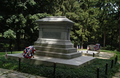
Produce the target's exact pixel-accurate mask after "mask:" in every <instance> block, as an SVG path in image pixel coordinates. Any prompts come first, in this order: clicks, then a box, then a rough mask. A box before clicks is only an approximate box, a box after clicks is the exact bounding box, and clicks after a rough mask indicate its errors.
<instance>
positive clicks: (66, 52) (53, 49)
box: [34, 38, 81, 59]
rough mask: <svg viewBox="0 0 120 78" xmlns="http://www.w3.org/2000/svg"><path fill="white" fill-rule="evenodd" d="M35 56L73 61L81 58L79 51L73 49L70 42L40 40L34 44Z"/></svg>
mask: <svg viewBox="0 0 120 78" xmlns="http://www.w3.org/2000/svg"><path fill="white" fill-rule="evenodd" d="M34 47H35V49H36V53H35V55H37V56H45V57H53V58H61V59H72V58H76V57H79V56H81V53H79V52H77V49H76V48H74V47H73V44H72V43H71V41H70V40H60V39H46V38H38V40H37V41H35V43H34Z"/></svg>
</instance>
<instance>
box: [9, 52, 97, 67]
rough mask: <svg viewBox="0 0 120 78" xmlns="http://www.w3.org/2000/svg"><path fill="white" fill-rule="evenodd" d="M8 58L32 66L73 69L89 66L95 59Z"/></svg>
mask: <svg viewBox="0 0 120 78" xmlns="http://www.w3.org/2000/svg"><path fill="white" fill-rule="evenodd" d="M8 58H11V59H15V60H18V59H19V58H21V61H22V62H25V63H29V64H32V65H45V66H53V64H54V63H56V64H57V65H58V66H67V67H68V66H69V67H71V68H76V67H80V66H82V65H86V64H89V63H90V62H92V61H93V60H94V59H95V58H94V57H90V56H80V57H77V58H73V59H60V58H53V57H45V56H36V55H35V56H34V58H31V59H26V58H24V57H23V55H22V53H19V54H8Z"/></svg>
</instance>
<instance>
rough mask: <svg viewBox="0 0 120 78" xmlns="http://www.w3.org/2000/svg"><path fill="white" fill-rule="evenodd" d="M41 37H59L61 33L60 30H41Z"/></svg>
mask: <svg viewBox="0 0 120 78" xmlns="http://www.w3.org/2000/svg"><path fill="white" fill-rule="evenodd" d="M42 38H51V39H61V33H60V32H44V31H43V33H42Z"/></svg>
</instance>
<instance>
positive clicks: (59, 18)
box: [36, 16, 74, 24]
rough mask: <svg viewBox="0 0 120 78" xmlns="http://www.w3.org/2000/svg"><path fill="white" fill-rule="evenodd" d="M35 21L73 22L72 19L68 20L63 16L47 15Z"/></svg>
mask: <svg viewBox="0 0 120 78" xmlns="http://www.w3.org/2000/svg"><path fill="white" fill-rule="evenodd" d="M36 22H37V23H43V22H48V23H55V22H62V23H65V22H66V23H70V24H74V22H73V21H71V20H69V19H68V18H66V17H65V16H47V17H45V18H42V19H39V20H37V21H36Z"/></svg>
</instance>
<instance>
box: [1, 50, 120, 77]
mask: <svg viewBox="0 0 120 78" xmlns="http://www.w3.org/2000/svg"><path fill="white" fill-rule="evenodd" d="M102 52H103V51H102ZM106 52H107V51H106ZM108 52H110V51H108ZM111 52H113V51H111ZM8 53H11V52H8ZM13 53H22V51H18V52H13ZM116 54H119V52H116ZM0 55H5V52H1V53H0ZM113 58H114V57H113ZM106 63H108V74H107V75H106V74H105V65H106ZM119 66H120V64H118V63H117V64H116V65H115V63H114V64H113V68H111V59H109V60H107V59H95V60H94V62H93V63H90V64H89V65H86V66H82V67H80V68H77V69H75V68H68V67H66V66H57V65H56V72H55V73H56V74H55V77H56V78H97V68H99V78H111V77H112V76H113V75H114V74H115V73H116V72H117V71H118V69H119ZM0 68H5V69H10V70H17V71H19V70H18V68H19V64H18V61H16V60H12V59H5V58H4V56H1V57H0ZM53 68H54V66H43V65H30V64H27V63H23V62H22V63H21V72H24V73H29V74H33V75H39V76H44V77H47V78H53V70H54V69H53Z"/></svg>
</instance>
